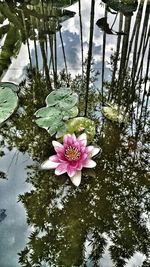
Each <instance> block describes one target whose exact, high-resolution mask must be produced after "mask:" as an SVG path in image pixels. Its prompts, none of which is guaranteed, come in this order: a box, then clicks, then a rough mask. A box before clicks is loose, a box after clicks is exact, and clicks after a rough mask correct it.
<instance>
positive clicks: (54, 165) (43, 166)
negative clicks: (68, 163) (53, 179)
mask: <svg viewBox="0 0 150 267" xmlns="http://www.w3.org/2000/svg"><path fill="white" fill-rule="evenodd" d="M59 164H60V163H59V162H54V161H51V160H50V159H48V160H46V161H44V162H43V163H42V164H41V169H42V170H50V169H55V168H57V167H58V165H59Z"/></svg>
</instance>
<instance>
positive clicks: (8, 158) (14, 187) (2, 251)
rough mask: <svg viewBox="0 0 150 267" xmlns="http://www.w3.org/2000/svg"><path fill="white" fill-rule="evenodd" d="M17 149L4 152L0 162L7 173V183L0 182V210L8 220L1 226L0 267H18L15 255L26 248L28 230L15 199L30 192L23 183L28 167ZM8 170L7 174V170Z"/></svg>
mask: <svg viewBox="0 0 150 267" xmlns="http://www.w3.org/2000/svg"><path fill="white" fill-rule="evenodd" d="M17 153H18V151H17V150H16V149H13V150H12V151H11V152H8V151H5V156H3V157H2V158H1V160H0V169H1V170H2V171H4V172H6V173H7V172H8V180H1V181H0V208H1V209H6V211H7V217H6V219H5V220H4V221H2V222H1V223H0V237H1V240H0V266H2V267H17V266H19V265H18V256H17V253H18V252H20V250H21V249H23V247H24V246H25V243H26V240H27V236H28V234H29V228H28V226H27V223H26V214H25V210H24V208H23V205H22V204H21V203H20V202H19V203H18V195H19V194H22V193H24V192H25V191H27V190H30V189H31V186H29V185H28V184H26V183H25V179H26V176H27V171H26V170H25V168H26V165H27V163H28V164H29V163H31V162H30V160H29V157H28V155H27V154H24V155H23V154H22V153H20V152H19V154H17ZM8 168H9V170H8Z"/></svg>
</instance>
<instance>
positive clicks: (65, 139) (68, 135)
mask: <svg viewBox="0 0 150 267" xmlns="http://www.w3.org/2000/svg"><path fill="white" fill-rule="evenodd" d="M68 137H71V134H65V135H64V143H65V144H67V142H68Z"/></svg>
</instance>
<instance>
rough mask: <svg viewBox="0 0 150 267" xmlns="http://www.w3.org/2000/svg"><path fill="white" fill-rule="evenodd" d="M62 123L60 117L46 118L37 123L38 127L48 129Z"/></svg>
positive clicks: (38, 120)
mask: <svg viewBox="0 0 150 267" xmlns="http://www.w3.org/2000/svg"><path fill="white" fill-rule="evenodd" d="M60 121H61V118H60V117H57V118H56V117H55V118H54V117H44V118H39V119H37V120H36V123H37V125H38V126H40V127H43V128H45V129H47V128H50V127H52V126H53V124H56V125H57V124H58V125H59V123H60Z"/></svg>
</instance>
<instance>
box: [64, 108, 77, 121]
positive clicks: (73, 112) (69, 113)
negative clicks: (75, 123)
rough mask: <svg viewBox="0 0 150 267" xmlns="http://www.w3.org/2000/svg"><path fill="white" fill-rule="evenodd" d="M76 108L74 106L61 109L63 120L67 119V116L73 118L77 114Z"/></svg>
mask: <svg viewBox="0 0 150 267" xmlns="http://www.w3.org/2000/svg"><path fill="white" fill-rule="evenodd" d="M78 112H79V110H78V108H77V107H76V106H74V107H73V108H71V109H69V110H68V111H67V110H65V111H62V116H63V120H68V119H69V118H74V117H76V116H77V115H78Z"/></svg>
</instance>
